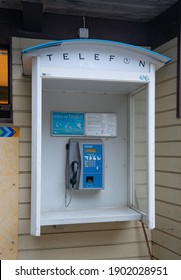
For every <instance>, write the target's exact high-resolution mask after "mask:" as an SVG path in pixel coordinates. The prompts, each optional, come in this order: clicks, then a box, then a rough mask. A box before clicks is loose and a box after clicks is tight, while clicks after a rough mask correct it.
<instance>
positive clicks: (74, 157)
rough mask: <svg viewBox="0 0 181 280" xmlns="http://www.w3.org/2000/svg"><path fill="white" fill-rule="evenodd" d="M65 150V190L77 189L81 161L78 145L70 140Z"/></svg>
mask: <svg viewBox="0 0 181 280" xmlns="http://www.w3.org/2000/svg"><path fill="white" fill-rule="evenodd" d="M66 148H67V164H66V169H67V170H66V177H67V178H66V188H67V189H79V182H80V171H81V159H80V150H79V143H78V142H77V141H76V140H74V139H70V140H69V143H68V144H67V146H66Z"/></svg>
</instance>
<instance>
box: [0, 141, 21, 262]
mask: <svg viewBox="0 0 181 280" xmlns="http://www.w3.org/2000/svg"><path fill="white" fill-rule="evenodd" d="M0 155H1V162H0V259H1V260H9V259H17V257H18V173H19V137H18V136H17V137H0Z"/></svg>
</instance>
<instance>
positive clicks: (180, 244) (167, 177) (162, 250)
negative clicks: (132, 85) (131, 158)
mask: <svg viewBox="0 0 181 280" xmlns="http://www.w3.org/2000/svg"><path fill="white" fill-rule="evenodd" d="M156 51H158V52H160V53H162V54H164V55H167V56H169V57H170V58H172V61H171V62H170V63H169V64H168V65H166V66H165V67H164V68H162V69H160V70H159V71H158V72H157V74H156V229H155V230H153V231H152V240H153V256H154V257H155V258H157V259H181V119H177V118H176V83H177V40H176V39H174V40H172V41H170V42H168V43H167V44H165V45H163V46H161V47H159V48H158V49H157V50H156Z"/></svg>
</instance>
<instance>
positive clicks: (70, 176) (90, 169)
mask: <svg viewBox="0 0 181 280" xmlns="http://www.w3.org/2000/svg"><path fill="white" fill-rule="evenodd" d="M66 148H67V163H66V188H67V189H77V190H103V189H104V180H103V169H104V164H103V161H104V151H103V142H102V140H100V139H98V140H96V139H89V140H88V139H86V140H84V139H69V142H68V144H67V146H66Z"/></svg>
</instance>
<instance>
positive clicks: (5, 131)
mask: <svg viewBox="0 0 181 280" xmlns="http://www.w3.org/2000/svg"><path fill="white" fill-rule="evenodd" d="M15 133H16V131H15V130H14V129H13V128H12V127H3V126H0V137H13V135H14V134H15Z"/></svg>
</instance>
